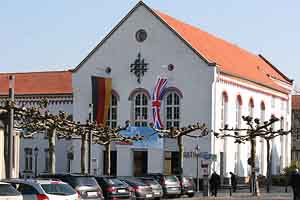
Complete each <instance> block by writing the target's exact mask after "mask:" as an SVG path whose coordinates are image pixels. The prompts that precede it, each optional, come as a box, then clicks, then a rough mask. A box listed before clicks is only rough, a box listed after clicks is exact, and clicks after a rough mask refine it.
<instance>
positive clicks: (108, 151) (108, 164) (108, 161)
mask: <svg viewBox="0 0 300 200" xmlns="http://www.w3.org/2000/svg"><path fill="white" fill-rule="evenodd" d="M105 150H106V170H105V171H106V173H107V175H108V176H110V175H111V144H110V142H109V143H107V144H106V145H105Z"/></svg>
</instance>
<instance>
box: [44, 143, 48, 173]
mask: <svg viewBox="0 0 300 200" xmlns="http://www.w3.org/2000/svg"><path fill="white" fill-rule="evenodd" d="M44 152H45V172H49V149H48V148H46V149H45V150H44Z"/></svg>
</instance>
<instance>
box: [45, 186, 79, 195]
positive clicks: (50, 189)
mask: <svg viewBox="0 0 300 200" xmlns="http://www.w3.org/2000/svg"><path fill="white" fill-rule="evenodd" d="M41 186H42V188H43V189H44V191H45V192H46V193H47V194H57V195H73V194H76V191H75V190H74V189H73V188H72V187H71V186H69V185H68V184H42V185H41Z"/></svg>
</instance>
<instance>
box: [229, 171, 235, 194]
mask: <svg viewBox="0 0 300 200" xmlns="http://www.w3.org/2000/svg"><path fill="white" fill-rule="evenodd" d="M229 174H230V180H231V187H232V191H233V192H236V186H237V177H236V175H235V174H234V173H232V172H229Z"/></svg>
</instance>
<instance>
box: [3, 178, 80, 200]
mask: <svg viewBox="0 0 300 200" xmlns="http://www.w3.org/2000/svg"><path fill="white" fill-rule="evenodd" d="M5 182H7V183H10V184H11V185H12V186H14V187H15V188H16V189H17V190H18V191H19V192H20V193H21V194H22V196H23V200H80V197H79V195H78V194H77V192H76V191H75V190H74V189H73V188H72V187H71V186H70V185H69V184H67V183H64V182H62V181H57V180H49V179H48V180H40V179H27V180H26V179H11V180H7V181H5Z"/></svg>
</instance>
